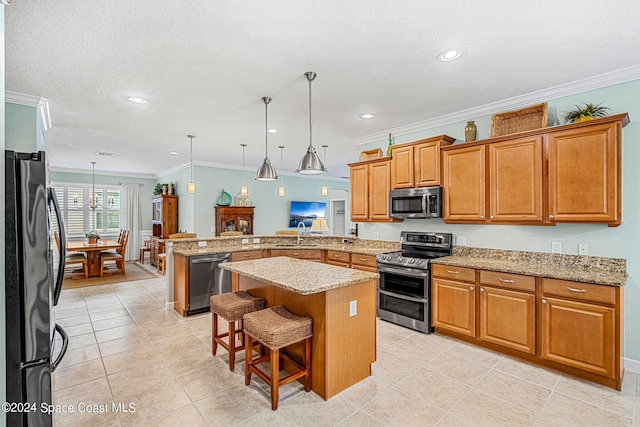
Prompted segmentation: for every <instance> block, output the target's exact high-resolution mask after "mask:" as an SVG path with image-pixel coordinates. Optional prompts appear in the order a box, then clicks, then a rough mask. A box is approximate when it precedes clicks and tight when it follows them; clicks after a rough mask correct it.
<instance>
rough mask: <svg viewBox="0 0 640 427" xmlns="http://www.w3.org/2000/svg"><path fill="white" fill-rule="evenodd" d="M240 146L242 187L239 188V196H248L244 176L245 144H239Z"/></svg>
mask: <svg viewBox="0 0 640 427" xmlns="http://www.w3.org/2000/svg"><path fill="white" fill-rule="evenodd" d="M240 145H241V146H242V185H241V186H240V195H241V196H247V195H248V194H249V188H248V187H247V180H246V174H245V173H244V147H246V146H247V144H240Z"/></svg>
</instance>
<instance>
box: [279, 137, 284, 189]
mask: <svg viewBox="0 0 640 427" xmlns="http://www.w3.org/2000/svg"><path fill="white" fill-rule="evenodd" d="M278 148H279V149H280V170H283V169H282V150H283V149H284V145H278ZM284 194H285V188H284V184H283V183H282V174H280V187H278V196H280V197H284Z"/></svg>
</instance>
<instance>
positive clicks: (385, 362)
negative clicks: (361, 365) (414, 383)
mask: <svg viewBox="0 0 640 427" xmlns="http://www.w3.org/2000/svg"><path fill="white" fill-rule="evenodd" d="M413 369H414V368H413V363H411V362H410V361H409V360H408V359H405V358H403V357H401V356H398V355H396V354H393V353H389V352H386V351H378V354H377V357H376V361H375V362H374V363H373V364H372V365H371V371H372V374H373V375H374V376H375V377H377V378H379V379H381V380H383V381H386V382H388V383H391V384H397V383H398V382H400V381H402V380H403V379H404V378H406V377H407V376H409V375H411V373H412V372H413Z"/></svg>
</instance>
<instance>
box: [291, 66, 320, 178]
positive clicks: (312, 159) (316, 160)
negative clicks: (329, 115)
mask: <svg viewBox="0 0 640 427" xmlns="http://www.w3.org/2000/svg"><path fill="white" fill-rule="evenodd" d="M304 75H305V77H306V78H307V80H308V81H309V147H308V148H307V153H306V154H305V155H304V157H303V158H302V160H300V165H299V166H298V169H297V170H296V172H298V173H301V174H305V175H317V174H319V173H323V172H324V165H323V164H322V161H321V160H320V157H318V155H317V154H316V149H315V148H314V147H313V138H312V136H313V134H312V126H311V125H312V121H311V82H312V81H313V80H314V79H315V78H316V73H314V72H313V71H309V72H306V73H304Z"/></svg>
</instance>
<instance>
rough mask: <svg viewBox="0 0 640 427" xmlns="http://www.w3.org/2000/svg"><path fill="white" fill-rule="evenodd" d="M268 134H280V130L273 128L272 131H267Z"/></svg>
mask: <svg viewBox="0 0 640 427" xmlns="http://www.w3.org/2000/svg"><path fill="white" fill-rule="evenodd" d="M267 132H269V133H278V129H274V128H271V129H269V130H267Z"/></svg>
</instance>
